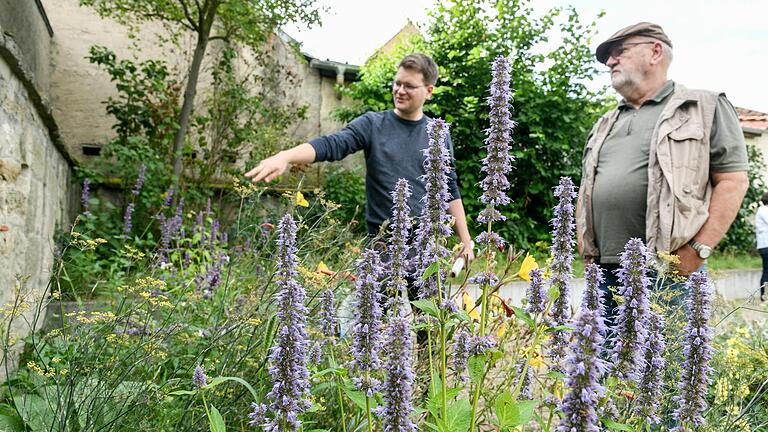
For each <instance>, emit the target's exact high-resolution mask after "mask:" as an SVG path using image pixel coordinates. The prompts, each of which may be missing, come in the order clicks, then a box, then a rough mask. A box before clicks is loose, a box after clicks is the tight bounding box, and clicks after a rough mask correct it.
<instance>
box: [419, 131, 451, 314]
mask: <svg viewBox="0 0 768 432" xmlns="http://www.w3.org/2000/svg"><path fill="white" fill-rule="evenodd" d="M448 127H449V125H448V124H447V123H445V121H443V120H442V119H434V120H430V121H429V123H428V124H427V136H428V137H429V147H428V148H427V149H425V150H424V156H425V159H424V170H425V172H426V174H425V175H424V176H423V177H422V179H423V180H424V188H425V190H426V193H425V194H424V197H423V198H422V201H424V207H423V208H422V210H421V215H420V216H419V226H418V228H417V229H416V240H415V242H414V245H415V248H416V251H417V255H416V257H415V262H414V263H415V265H414V268H415V273H414V278H415V279H416V282H415V283H414V285H416V287H417V288H419V297H421V298H430V297H435V296H437V294H438V280H439V281H440V282H439V283H440V284H442V281H444V280H445V277H446V272H445V271H443V270H442V269H441V270H440V271H439V272H437V273H436V274H434V275H432V276H430V277H428V278H427V279H424V280H422V279H421V276H422V275H423V274H424V272H425V271H426V270H427V269H428V268H429V266H430V265H432V264H433V263H435V262H438V261H439V260H440V259H441V258H445V257H447V256H449V255H450V251H449V250H448V249H447V248H446V247H445V246H444V240H445V238H446V237H448V236H450V235H451V229H450V227H449V226H448V221H449V220H450V216H448V201H449V200H450V194H449V193H448V173H449V172H450V166H449V162H450V155H449V153H448V148H447V147H446V144H445V141H446V139H447V137H448ZM438 278H439V279H438ZM441 300H442V299H441Z"/></svg>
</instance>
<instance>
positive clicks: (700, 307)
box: [674, 272, 713, 432]
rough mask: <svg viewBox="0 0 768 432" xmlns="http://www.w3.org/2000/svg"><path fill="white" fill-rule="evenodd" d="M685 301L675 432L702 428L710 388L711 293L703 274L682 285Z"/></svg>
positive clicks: (697, 274)
mask: <svg viewBox="0 0 768 432" xmlns="http://www.w3.org/2000/svg"><path fill="white" fill-rule="evenodd" d="M686 291H687V292H689V293H690V294H689V297H688V298H687V299H686V300H685V305H686V309H687V312H688V324H687V325H686V326H685V330H684V332H683V334H685V340H684V342H683V358H684V361H683V364H682V374H681V376H680V382H679V384H678V388H679V389H680V395H679V396H675V398H674V401H675V402H677V403H678V404H679V407H678V408H677V410H675V412H674V418H675V419H676V420H677V421H678V422H679V423H680V426H679V427H678V428H676V429H675V430H677V431H681V432H682V431H690V430H698V428H699V427H700V426H701V425H702V424H704V417H702V415H701V413H703V412H704V411H705V410H706V409H707V402H706V399H705V397H706V395H707V387H708V386H709V384H711V380H710V378H709V374H710V373H711V372H712V367H710V365H709V362H710V361H711V360H712V352H713V350H712V328H711V327H710V326H709V316H710V312H711V302H712V299H711V296H712V290H711V287H710V284H709V279H708V277H707V274H706V272H696V273H693V274H691V276H690V277H689V279H688V282H687V283H686Z"/></svg>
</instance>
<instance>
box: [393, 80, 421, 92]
mask: <svg viewBox="0 0 768 432" xmlns="http://www.w3.org/2000/svg"><path fill="white" fill-rule="evenodd" d="M419 87H426V85H413V84H408V83H401V82H400V81H392V90H394V91H398V90H400V89H401V88H402V89H403V90H405V91H406V92H409V93H410V92H412V91H414V90H416V89H417V88H419Z"/></svg>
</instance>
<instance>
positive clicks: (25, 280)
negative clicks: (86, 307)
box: [0, 0, 72, 379]
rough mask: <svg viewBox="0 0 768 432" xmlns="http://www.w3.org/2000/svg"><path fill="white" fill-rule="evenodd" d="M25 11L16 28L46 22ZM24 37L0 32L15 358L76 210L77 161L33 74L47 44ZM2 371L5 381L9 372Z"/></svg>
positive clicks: (2, 193)
mask: <svg viewBox="0 0 768 432" xmlns="http://www.w3.org/2000/svg"><path fill="white" fill-rule="evenodd" d="M11 2H13V1H12V0H11ZM18 3H29V4H34V3H33V2H31V1H30V2H18ZM2 6H3V7H5V6H7V5H2ZM19 10H20V12H19V13H22V14H27V13H29V14H33V17H30V16H29V15H22V16H20V17H17V18H18V19H17V21H15V23H16V24H23V23H29V22H33V21H34V17H36V19H37V20H40V19H41V15H40V14H39V11H38V10H37V9H30V8H27V9H24V8H20V9H19ZM3 11H5V9H3ZM25 25H27V24H25ZM23 34H25V33H24V32H23V31H22V32H16V33H14V32H13V31H8V32H4V28H0V269H2V270H0V304H1V305H3V306H2V308H1V309H0V321H1V322H2V330H1V331H0V336H1V337H2V338H3V340H4V341H5V337H6V336H9V338H10V340H11V342H12V345H13V349H12V350H11V353H10V354H11V355H10V356H9V358H10V359H11V361H15V360H13V359H15V358H17V356H16V354H17V353H18V351H19V349H20V348H21V344H18V343H16V342H18V341H19V340H20V339H21V338H23V337H24V336H25V335H26V334H27V333H29V331H30V328H31V327H34V326H37V325H38V324H40V323H41V321H36V320H35V319H34V318H35V315H36V314H35V310H36V308H35V306H36V304H38V302H39V301H40V300H41V299H42V298H44V297H45V288H46V287H47V284H48V281H49V279H50V276H51V269H52V266H53V257H54V250H55V245H54V236H55V233H57V232H58V231H59V230H60V229H62V228H64V227H66V226H67V225H68V224H69V221H70V217H69V216H70V214H69V212H70V209H71V208H72V205H71V195H70V192H69V186H70V175H71V174H70V171H71V168H70V167H71V159H69V157H68V155H67V153H66V152H64V151H62V145H61V142H60V140H59V139H58V135H57V133H56V131H57V128H56V125H55V122H54V121H53V117H52V116H51V114H50V110H49V109H48V107H47V105H46V103H45V99H44V97H43V95H42V94H41V91H39V90H38V89H37V86H38V85H41V86H43V87H45V84H44V79H46V78H45V75H34V73H36V72H37V71H40V70H45V66H44V65H45V64H47V52H46V51H45V50H46V49H47V48H46V47H47V44H46V43H44V42H39V41H38V43H27V44H26V45H25V47H24V48H23V49H24V50H22V47H20V46H19V45H17V43H16V41H17V40H21V41H23V40H25V39H23V38H19V36H21V35H23ZM31 34H35V32H31ZM35 37H45V38H48V37H49V36H48V34H47V33H45V34H41V33H37V34H36V35H35ZM29 58H31V59H33V61H31V62H28V61H27V59H29ZM41 83H42V84H41ZM18 300H21V301H22V302H21V303H17V301H18ZM14 304H16V307H15V308H14V307H13V305H14ZM39 318H42V317H39ZM10 319H13V321H12V324H11V326H10V334H9V335H6V329H7V328H8V327H7V324H8V320H10ZM0 370H1V371H2V372H0V379H4V374H5V370H6V369H5V368H0Z"/></svg>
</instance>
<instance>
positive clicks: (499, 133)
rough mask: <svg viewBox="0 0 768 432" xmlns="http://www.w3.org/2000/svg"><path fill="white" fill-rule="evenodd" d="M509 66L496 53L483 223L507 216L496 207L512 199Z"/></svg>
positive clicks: (481, 185)
mask: <svg viewBox="0 0 768 432" xmlns="http://www.w3.org/2000/svg"><path fill="white" fill-rule="evenodd" d="M509 69H510V64H509V59H507V58H506V57H502V56H499V57H496V60H494V61H493V65H492V67H491V70H492V76H493V79H492V80H491V88H490V93H491V94H490V96H488V105H489V106H490V111H489V113H488V117H489V119H490V122H491V125H490V127H489V128H488V129H486V131H485V133H486V139H485V146H486V152H487V155H486V157H485V158H484V159H483V167H482V171H483V172H485V173H486V177H485V178H484V179H483V180H482V181H481V182H480V187H482V188H483V194H482V196H480V202H482V203H484V204H486V205H487V207H486V208H485V209H484V210H483V211H481V212H480V214H479V215H478V217H477V220H478V221H480V222H482V223H488V222H495V221H502V220H504V219H506V218H505V217H504V216H503V215H502V214H501V213H500V212H499V211H498V210H496V209H497V208H498V207H500V206H503V205H507V204H509V202H510V199H509V197H508V196H507V194H506V190H507V189H509V180H507V173H509V171H510V170H511V169H512V161H513V160H514V159H513V158H512V155H511V154H510V143H511V142H512V129H513V128H514V126H515V123H514V122H513V121H512V118H511V115H510V104H511V102H512V92H511V90H510V75H509ZM478 243H479V242H478Z"/></svg>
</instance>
